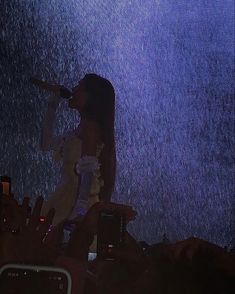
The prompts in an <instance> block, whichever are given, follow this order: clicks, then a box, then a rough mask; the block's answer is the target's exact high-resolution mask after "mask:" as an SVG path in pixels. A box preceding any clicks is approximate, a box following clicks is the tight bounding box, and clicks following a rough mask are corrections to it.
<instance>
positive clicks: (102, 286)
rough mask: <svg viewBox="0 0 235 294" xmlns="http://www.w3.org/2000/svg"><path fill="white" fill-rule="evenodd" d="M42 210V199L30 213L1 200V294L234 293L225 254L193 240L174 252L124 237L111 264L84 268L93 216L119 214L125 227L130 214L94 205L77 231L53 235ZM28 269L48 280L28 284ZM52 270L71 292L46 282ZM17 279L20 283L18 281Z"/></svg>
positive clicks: (234, 275) (232, 266)
mask: <svg viewBox="0 0 235 294" xmlns="http://www.w3.org/2000/svg"><path fill="white" fill-rule="evenodd" d="M42 205H43V197H38V198H37V200H36V202H35V204H34V206H33V208H32V209H30V203H29V198H27V197H25V198H24V199H23V202H22V203H18V201H17V200H16V199H15V198H14V197H13V196H12V195H5V194H3V193H2V194H1V207H0V208H1V214H0V216H1V232H0V268H2V269H4V270H2V271H1V276H0V293H1V294H10V293H12V294H13V293H19V294H21V293H24V294H27V293H32V294H33V293H43V294H46V293H48V294H49V293H52V294H53V293H73V294H75V293H76V294H77V293H78V294H80V293H84V294H90V293H92V294H106V293H108V294H119V293H121V294H126V293H127V294H132V293H133V294H152V293H154V294H155V293H156V294H168V293H169V294H170V293H172V294H178V293H179V294H184V293H192V294H193V293H195V294H200V293H205V294H209V293H213V294H216V293H218V294H226V293H235V286H234V282H235V258H234V254H233V253H232V252H228V250H226V249H224V248H221V247H219V246H217V245H215V244H212V243H209V242H207V241H204V240H201V239H198V238H194V237H192V238H189V239H186V240H183V241H179V242H176V243H174V244H171V243H167V242H162V243H157V244H153V245H149V244H147V243H145V242H138V241H136V240H135V239H134V238H133V237H132V236H131V235H130V234H129V233H128V231H125V233H124V234H125V245H124V246H121V247H119V248H110V250H111V251H112V259H110V260H107V259H104V258H102V257H100V256H97V257H96V258H95V259H93V260H88V254H89V251H90V249H89V248H90V246H91V245H92V243H93V242H94V236H95V235H96V234H97V224H98V217H99V213H100V212H101V211H102V210H109V211H119V212H120V213H121V214H122V215H125V218H126V221H127V223H128V222H129V221H134V219H135V217H136V212H135V211H134V209H133V208H132V207H130V206H127V205H122V204H116V203H105V202H99V203H96V204H94V205H93V206H92V207H91V208H90V209H89V210H88V212H87V214H86V215H85V216H84V217H83V218H82V219H80V220H78V221H77V222H76V223H73V224H71V223H69V222H68V221H67V220H64V221H63V222H62V223H60V224H59V225H57V226H55V227H52V226H51V224H52V220H53V216H54V213H55V212H54V210H53V209H51V210H50V211H49V212H48V214H47V216H46V217H45V218H42V217H41V207H42ZM65 229H66V231H65ZM65 232H67V235H68V236H67V239H66V238H65V235H64V234H65ZM68 232H70V233H68ZM11 264H14V265H12V266H10V265H11ZM16 265H18V266H19V268H17V266H16ZM7 266H8V267H7ZM27 266H32V268H33V267H35V268H37V267H38V268H39V267H42V268H43V267H45V268H48V269H50V270H48V271H49V273H48V272H47V274H45V276H46V277H47V278H48V280H46V282H45V277H44V280H43V277H42V276H40V277H41V278H40V279H41V280H40V279H34V280H33V281H34V282H32V275H33V274H32V273H33V271H29V268H27ZM53 268H54V269H55V272H56V271H58V269H64V270H66V272H68V274H69V277H70V278H71V287H72V288H71V291H70V289H69V287H67V286H66V285H67V284H66V283H67V282H64V284H63V283H61V281H62V280H63V279H62V278H61V277H59V278H58V285H57V284H56V283H55V284H53V283H51V282H50V279H51V278H50V275H51V273H53ZM14 270H15V272H14ZM22 272H24V275H25V276H26V277H28V278H27V279H26V278H25V279H23V278H22V277H21V276H22V274H21V273H22ZM37 272H40V271H39V270H37V271H35V273H37ZM43 281H44V282H43ZM45 283H46V284H47V283H48V287H46V286H45V285H44V284H45ZM50 283H51V285H50V287H49V284H50ZM53 285H54V286H53ZM22 287H23V288H22ZM66 287H67V288H66ZM45 289H46V290H45ZM66 289H67V290H66ZM63 290H64V291H65V292H63ZM66 291H67V292H66Z"/></svg>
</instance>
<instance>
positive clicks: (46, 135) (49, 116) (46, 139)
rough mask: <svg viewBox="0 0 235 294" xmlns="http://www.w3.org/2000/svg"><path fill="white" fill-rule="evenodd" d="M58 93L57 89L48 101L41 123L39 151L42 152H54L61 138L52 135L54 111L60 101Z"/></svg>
mask: <svg viewBox="0 0 235 294" xmlns="http://www.w3.org/2000/svg"><path fill="white" fill-rule="evenodd" d="M59 93H60V92H59V89H58V93H54V94H53V95H51V96H50V97H49V99H48V105H47V110H46V114H45V117H44V120H43V123H42V137H41V149H42V150H43V151H48V150H55V149H56V148H58V147H59V146H60V144H61V141H62V136H55V135H54V122H55V117H56V110H57V107H58V106H59V103H60V101H61V98H60V95H59Z"/></svg>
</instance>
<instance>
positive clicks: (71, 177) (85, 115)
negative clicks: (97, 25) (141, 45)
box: [42, 74, 116, 225]
mask: <svg viewBox="0 0 235 294" xmlns="http://www.w3.org/2000/svg"><path fill="white" fill-rule="evenodd" d="M55 89H56V90H55ZM60 89H61V87H60V86H59V85H58V86H57V88H56V87H54V95H53V96H51V97H50V98H49V100H48V107H47V111H46V115H45V118H44V121H43V131H42V150H44V151H47V150H53V151H54V153H55V157H56V158H57V160H58V159H59V160H62V168H61V178H60V181H59V184H58V185H57V187H56V189H55V191H54V192H53V193H52V194H50V195H49V197H48V200H47V201H46V202H45V204H44V206H43V214H44V215H45V214H46V213H47V211H48V210H49V209H50V208H55V218H54V222H53V225H56V224H58V223H59V222H61V221H62V220H64V219H76V218H78V217H79V216H81V215H84V214H85V213H86V210H87V209H88V208H89V207H90V206H91V205H92V204H94V203H95V202H97V201H110V199H111V195H112V192H113V188H114V182H115V170H116V154H115V140H114V116H115V93H114V88H113V86H112V84H111V83H110V82H109V81H108V80H107V79H104V78H102V77H100V76H98V75H96V74H86V75H85V77H84V78H83V79H82V80H81V81H80V82H79V84H78V85H77V86H76V87H74V88H73V89H72V94H71V95H72V98H71V99H69V100H68V106H69V107H70V108H72V109H75V110H77V111H78V112H79V114H80V117H81V120H80V124H79V126H78V128H77V129H74V130H72V131H71V132H69V133H67V134H64V135H62V136H54V132H53V129H54V120H55V116H56V109H57V106H58V105H59V103H60V101H61V98H60Z"/></svg>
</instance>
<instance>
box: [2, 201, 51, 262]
mask: <svg viewBox="0 0 235 294" xmlns="http://www.w3.org/2000/svg"><path fill="white" fill-rule="evenodd" d="M28 203H29V198H27V197H25V198H24V200H23V203H22V205H18V204H17V202H16V200H14V199H10V198H9V199H7V198H6V197H4V201H3V206H2V214H1V215H2V217H1V218H2V230H1V233H0V238H1V253H0V263H1V264H3V263H9V262H14V263H17V262H19V263H38V264H40V263H45V262H52V260H53V258H54V257H55V253H56V252H55V251H54V250H50V248H49V247H47V246H46V245H45V244H44V239H45V236H46V234H47V232H48V230H49V228H50V226H51V223H52V220H53V217H54V210H53V209H51V210H50V211H49V212H48V214H47V216H46V218H45V220H44V222H40V212H41V207H42V204H43V197H38V198H37V200H36V203H35V206H34V209H33V211H32V213H31V214H30V215H29V212H28Z"/></svg>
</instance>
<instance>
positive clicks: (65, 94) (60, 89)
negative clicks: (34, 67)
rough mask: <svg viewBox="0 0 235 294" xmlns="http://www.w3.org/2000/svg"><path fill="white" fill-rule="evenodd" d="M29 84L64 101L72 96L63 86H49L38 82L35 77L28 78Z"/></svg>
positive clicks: (40, 81)
mask: <svg viewBox="0 0 235 294" xmlns="http://www.w3.org/2000/svg"><path fill="white" fill-rule="evenodd" d="M30 82H31V83H32V84H34V85H36V86H38V87H40V88H42V89H44V90H46V91H49V92H53V93H55V94H56V95H57V96H60V97H62V98H64V99H69V98H70V97H71V96H72V93H71V91H70V90H69V89H67V88H66V87H64V86H61V85H57V84H50V83H48V82H45V81H42V80H39V79H37V78H35V77H31V78H30Z"/></svg>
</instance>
